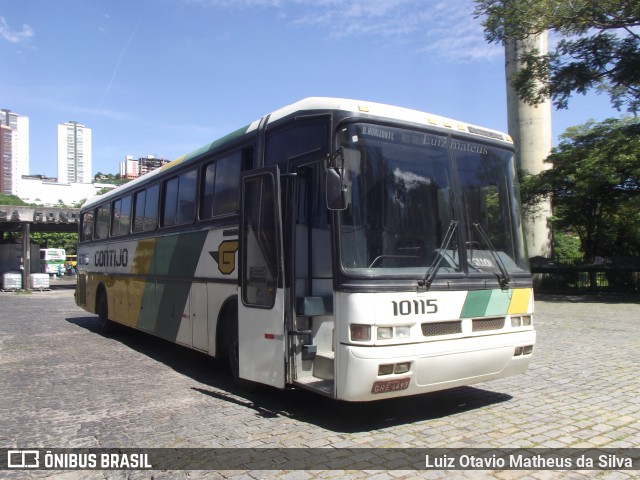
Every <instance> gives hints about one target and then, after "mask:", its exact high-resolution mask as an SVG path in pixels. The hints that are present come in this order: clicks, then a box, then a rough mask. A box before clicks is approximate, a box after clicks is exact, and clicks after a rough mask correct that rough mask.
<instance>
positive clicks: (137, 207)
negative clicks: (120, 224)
mask: <svg viewBox="0 0 640 480" xmlns="http://www.w3.org/2000/svg"><path fill="white" fill-rule="evenodd" d="M146 197H147V191H146V190H141V191H139V192H137V193H136V194H135V201H134V202H133V231H134V233H135V232H142V231H143V230H144V203H145V199H146Z"/></svg>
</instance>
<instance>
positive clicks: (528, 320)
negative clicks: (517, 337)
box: [511, 315, 533, 327]
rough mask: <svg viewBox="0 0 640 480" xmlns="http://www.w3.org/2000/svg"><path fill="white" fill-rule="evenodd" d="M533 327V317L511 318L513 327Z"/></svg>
mask: <svg viewBox="0 0 640 480" xmlns="http://www.w3.org/2000/svg"><path fill="white" fill-rule="evenodd" d="M531 325H533V317H532V316H531V315H522V316H513V315H512V316H511V326H512V327H530V326H531Z"/></svg>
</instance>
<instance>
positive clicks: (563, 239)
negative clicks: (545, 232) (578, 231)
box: [553, 231, 583, 258]
mask: <svg viewBox="0 0 640 480" xmlns="http://www.w3.org/2000/svg"><path fill="white" fill-rule="evenodd" d="M553 243H554V246H553V254H554V255H557V256H559V257H562V258H580V257H582V255H583V253H582V250H581V249H580V239H579V238H578V237H577V236H576V235H572V234H571V233H570V232H562V231H558V232H555V233H554V235H553Z"/></svg>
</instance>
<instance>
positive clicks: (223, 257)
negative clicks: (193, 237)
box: [210, 240, 238, 275]
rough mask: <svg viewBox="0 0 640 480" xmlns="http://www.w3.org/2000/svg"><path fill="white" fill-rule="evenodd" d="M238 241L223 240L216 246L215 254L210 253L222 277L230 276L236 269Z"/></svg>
mask: <svg viewBox="0 0 640 480" xmlns="http://www.w3.org/2000/svg"><path fill="white" fill-rule="evenodd" d="M237 251H238V240H225V241H224V242H222V243H221V244H220V245H218V251H217V252H210V253H211V256H212V257H213V259H214V260H215V261H216V263H217V264H218V270H220V273H222V274H223V275H230V274H231V273H233V271H234V270H235V269H236V252H237Z"/></svg>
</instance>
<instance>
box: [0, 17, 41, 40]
mask: <svg viewBox="0 0 640 480" xmlns="http://www.w3.org/2000/svg"><path fill="white" fill-rule="evenodd" d="M33 35H34V33H33V29H32V28H31V27H30V26H29V25H27V24H24V25H22V30H21V31H13V30H11V28H10V27H9V24H8V23H7V21H6V20H5V19H4V17H0V38H3V39H5V40H7V41H8V42H11V43H22V42H25V41H27V40H29V39H30V38H31V37H33Z"/></svg>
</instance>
